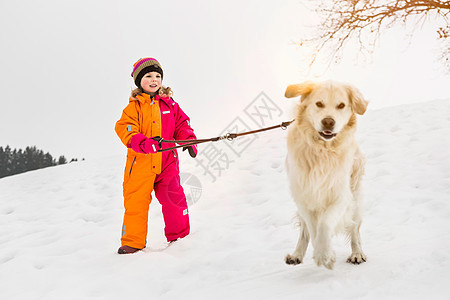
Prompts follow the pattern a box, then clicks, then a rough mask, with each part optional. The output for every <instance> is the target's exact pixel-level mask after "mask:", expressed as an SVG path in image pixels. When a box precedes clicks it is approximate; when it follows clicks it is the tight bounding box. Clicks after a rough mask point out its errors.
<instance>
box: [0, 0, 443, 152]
mask: <svg viewBox="0 0 450 300" xmlns="http://www.w3.org/2000/svg"><path fill="white" fill-rule="evenodd" d="M301 2H302V1H294V0H289V1H277V2H275V1H256V0H255V1H242V0H240V1H237V0H232V1H206V0H205V1H195V0H194V1H181V0H178V1H174V0H172V1H152V0H146V1H87V0H78V1H70V2H69V1H57V0H54V1H31V0H25V1H2V2H1V3H0V32H1V35H0V36H1V37H2V38H1V41H0V43H1V49H2V51H1V56H0V146H6V145H10V146H11V147H12V148H24V147H26V146H29V145H30V146H33V145H36V146H37V147H38V148H40V149H43V150H44V151H49V152H50V153H51V154H52V155H53V156H54V157H58V156H59V155H65V156H66V157H68V158H72V157H77V158H79V159H81V158H83V157H85V158H87V159H91V158H95V157H99V156H111V155H115V154H119V153H124V151H125V149H124V146H123V145H122V144H121V143H120V141H119V139H118V138H117V136H116V134H115V132H114V125H115V122H116V121H117V120H118V119H119V117H120V115H121V112H122V109H123V108H124V107H125V106H126V105H127V103H128V97H129V94H130V91H131V89H132V88H133V87H134V84H133V82H132V79H131V77H130V73H131V69H132V65H133V63H134V62H135V61H136V60H137V59H139V58H141V57H147V56H151V57H155V58H157V59H158V60H159V61H160V63H161V65H162V67H163V69H164V82H163V84H165V85H169V86H171V87H172V89H173V90H174V99H175V100H176V101H177V102H179V103H180V105H181V107H182V108H183V110H184V111H185V112H186V113H187V114H188V115H189V116H190V117H191V121H192V122H191V123H192V125H193V127H194V129H195V130H196V132H197V136H198V137H201V138H204V137H210V136H216V135H218V134H220V133H221V132H222V130H223V129H224V128H225V126H226V125H227V124H228V123H230V122H231V121H232V120H233V119H234V117H236V115H238V114H239V113H240V112H241V111H242V110H243V109H244V107H245V106H246V105H247V104H249V103H250V102H251V101H252V100H253V99H254V98H255V97H256V96H258V94H259V93H260V92H262V91H263V92H265V93H266V94H267V95H268V96H269V98H270V99H272V100H273V101H274V102H276V103H278V104H279V106H280V108H282V109H283V110H284V113H285V114H284V115H283V116H282V117H281V118H280V122H281V121H284V120H285V119H288V118H289V116H290V113H289V111H288V110H289V107H290V105H292V103H293V102H292V101H295V100H287V99H285V98H284V97H283V95H284V91H285V88H286V86H287V85H288V84H292V83H297V82H301V81H303V80H306V79H319V80H320V79H335V80H340V81H345V82H349V83H352V84H354V85H355V86H356V87H358V88H359V89H360V90H361V91H362V93H363V94H364V95H365V96H366V98H368V100H370V109H376V108H381V107H386V106H391V105H398V104H404V103H409V102H418V101H429V100H434V99H446V98H450V95H449V88H448V86H449V83H450V80H449V79H450V77H449V76H448V75H445V74H444V73H442V72H441V71H440V69H439V68H440V66H439V64H438V62H437V61H436V56H437V51H438V49H437V47H438V44H437V43H436V34H435V28H434V27H432V26H427V25H425V26H423V28H421V29H419V30H417V31H416V33H415V35H414V37H413V38H412V39H408V38H407V37H406V33H407V32H406V31H405V30H403V28H394V29H393V30H392V31H390V32H388V33H386V34H385V35H384V36H383V37H382V39H381V40H380V44H379V46H378V47H377V48H376V51H375V54H374V55H373V57H370V58H369V59H366V60H363V59H361V58H360V59H357V60H356V59H355V56H354V55H347V56H346V58H345V59H344V60H342V61H341V62H340V64H338V65H334V66H332V67H331V69H329V70H328V71H327V72H325V73H321V74H320V76H317V75H318V74H308V73H307V72H306V65H305V61H304V52H303V50H302V49H301V47H297V46H295V45H293V44H292V41H297V40H300V38H301V37H302V36H303V35H304V34H306V33H307V32H309V31H310V30H311V28H312V24H314V21H315V20H314V15H313V13H312V12H310V11H308V10H307V9H306V8H305V6H303V5H302V3H301ZM348 52H349V53H350V54H352V50H351V49H350V50H348Z"/></svg>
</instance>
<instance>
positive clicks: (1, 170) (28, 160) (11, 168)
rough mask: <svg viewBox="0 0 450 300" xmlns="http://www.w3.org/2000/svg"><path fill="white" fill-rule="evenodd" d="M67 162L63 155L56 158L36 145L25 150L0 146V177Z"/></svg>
mask: <svg viewBox="0 0 450 300" xmlns="http://www.w3.org/2000/svg"><path fill="white" fill-rule="evenodd" d="M72 161H77V159H72V160H71V162H72ZM66 163H67V159H66V158H65V157H64V156H63V155H61V156H60V157H59V158H58V160H56V159H55V158H53V157H52V156H51V155H50V153H48V152H47V153H44V151H42V150H40V149H37V148H36V146H33V147H26V148H25V150H22V149H18V150H17V149H14V150H12V149H11V148H10V147H9V146H6V147H5V148H3V147H0V178H3V177H6V176H11V175H15V174H20V173H23V172H27V171H31V170H37V169H42V168H46V167H51V166H57V165H63V164H66Z"/></svg>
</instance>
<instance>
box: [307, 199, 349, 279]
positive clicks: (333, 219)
mask: <svg viewBox="0 0 450 300" xmlns="http://www.w3.org/2000/svg"><path fill="white" fill-rule="evenodd" d="M345 203H346V201H337V202H335V204H333V205H331V206H330V207H328V208H327V210H326V211H324V212H322V213H321V214H319V215H318V222H317V235H316V237H315V239H314V240H313V246H314V260H315V261H316V264H317V265H318V266H322V265H323V266H324V267H326V268H328V269H330V270H332V269H333V267H334V263H335V262H336V254H335V252H334V251H333V249H332V248H331V238H332V237H333V235H334V233H335V230H336V226H337V223H338V221H339V220H340V219H341V218H342V215H343V214H344V212H345V209H346V206H345Z"/></svg>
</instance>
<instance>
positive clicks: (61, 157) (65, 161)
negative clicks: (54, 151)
mask: <svg viewBox="0 0 450 300" xmlns="http://www.w3.org/2000/svg"><path fill="white" fill-rule="evenodd" d="M64 164H67V159H66V158H65V157H64V155H61V156H60V157H59V159H58V165H64Z"/></svg>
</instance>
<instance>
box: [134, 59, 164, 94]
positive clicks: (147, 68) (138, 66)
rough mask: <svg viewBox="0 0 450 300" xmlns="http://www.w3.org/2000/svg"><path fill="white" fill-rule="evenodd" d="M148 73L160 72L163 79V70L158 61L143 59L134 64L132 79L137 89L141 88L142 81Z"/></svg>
mask: <svg viewBox="0 0 450 300" xmlns="http://www.w3.org/2000/svg"><path fill="white" fill-rule="evenodd" d="M148 72H158V73H159V74H161V79H162V78H163V70H162V68H161V65H160V64H159V62H158V61H157V60H156V59H154V58H151V57H146V58H141V59H139V60H138V61H137V62H135V63H134V65H133V72H131V77H133V79H134V83H135V84H136V86H137V87H141V79H142V77H144V75H145V74H147V73H148Z"/></svg>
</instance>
